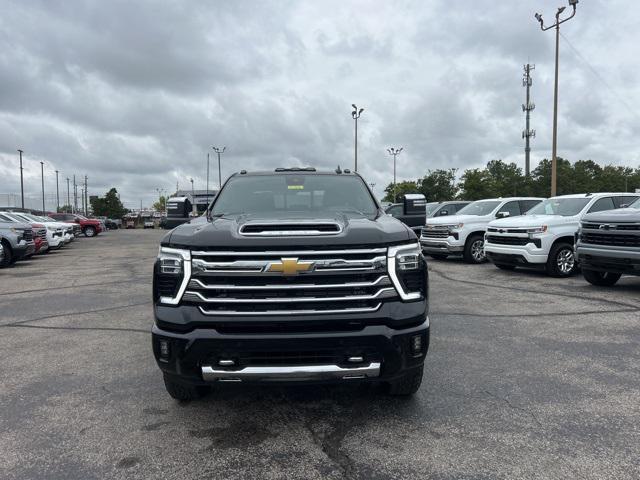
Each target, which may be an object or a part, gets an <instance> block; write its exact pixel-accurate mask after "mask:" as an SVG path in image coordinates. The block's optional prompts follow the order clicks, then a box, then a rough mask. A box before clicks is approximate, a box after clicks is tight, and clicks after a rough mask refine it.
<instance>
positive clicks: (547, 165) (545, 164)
mask: <svg viewBox="0 0 640 480" xmlns="http://www.w3.org/2000/svg"><path fill="white" fill-rule="evenodd" d="M557 172H558V184H557V194H556V195H569V194H571V193H581V192H578V191H577V190H576V186H575V185H574V179H573V168H572V166H571V162H569V161H568V160H565V159H564V158H560V157H558V168H557ZM531 179H532V187H533V191H532V192H531V193H532V195H534V196H536V197H549V196H550V195H551V160H547V159H546V158H545V159H544V160H542V161H541V162H540V163H539V164H538V166H537V167H536V168H534V169H533V171H532V172H531Z"/></svg>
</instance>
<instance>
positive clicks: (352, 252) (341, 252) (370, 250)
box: [191, 248, 387, 257]
mask: <svg viewBox="0 0 640 480" xmlns="http://www.w3.org/2000/svg"><path fill="white" fill-rule="evenodd" d="M367 253H387V249H386V248H354V249H352V250H286V251H278V250H267V251H265V252H255V251H253V252H229V251H224V250H222V251H206V250H194V251H193V252H191V255H192V256H194V257H256V256H261V257H262V256H265V257H267V256H268V257H271V256H275V257H295V256H300V255H305V256H306V255H311V256H315V255H362V254H367Z"/></svg>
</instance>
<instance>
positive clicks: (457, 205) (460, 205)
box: [454, 203, 469, 212]
mask: <svg viewBox="0 0 640 480" xmlns="http://www.w3.org/2000/svg"><path fill="white" fill-rule="evenodd" d="M454 205H455V207H456V212H459V211H460V210H462V209H463V208H464V207H466V206H467V205H469V204H468V203H454Z"/></svg>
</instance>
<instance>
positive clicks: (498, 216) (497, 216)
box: [496, 212, 511, 218]
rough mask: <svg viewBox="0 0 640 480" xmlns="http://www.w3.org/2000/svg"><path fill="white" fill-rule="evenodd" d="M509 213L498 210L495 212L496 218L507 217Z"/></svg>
mask: <svg viewBox="0 0 640 480" xmlns="http://www.w3.org/2000/svg"><path fill="white" fill-rule="evenodd" d="M510 216H511V214H510V213H509V212H498V213H497V214H496V218H507V217H510Z"/></svg>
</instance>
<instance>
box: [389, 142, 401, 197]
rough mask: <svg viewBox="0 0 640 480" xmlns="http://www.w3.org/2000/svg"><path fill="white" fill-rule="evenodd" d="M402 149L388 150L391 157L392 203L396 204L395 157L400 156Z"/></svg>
mask: <svg viewBox="0 0 640 480" xmlns="http://www.w3.org/2000/svg"><path fill="white" fill-rule="evenodd" d="M402 149H403V147H400V148H393V147H391V148H388V149H387V152H389V155H393V203H396V157H397V156H398V155H399V154H400V152H401V151H402Z"/></svg>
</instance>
